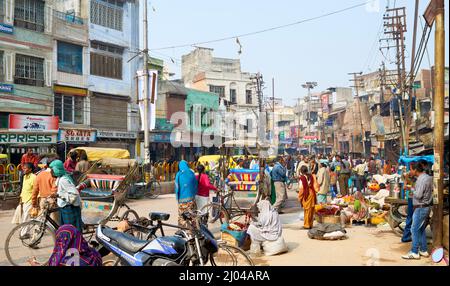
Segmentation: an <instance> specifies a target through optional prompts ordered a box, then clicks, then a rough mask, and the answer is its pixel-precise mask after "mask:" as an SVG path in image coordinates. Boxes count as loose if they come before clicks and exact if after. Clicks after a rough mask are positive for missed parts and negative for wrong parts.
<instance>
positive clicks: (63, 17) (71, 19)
mask: <svg viewBox="0 0 450 286" xmlns="http://www.w3.org/2000/svg"><path fill="white" fill-rule="evenodd" d="M53 15H54V16H55V17H56V18H58V19H61V20H64V21H66V22H67V23H71V24H76V25H84V19H83V18H80V17H76V16H75V15H72V14H68V13H64V12H60V11H53Z"/></svg>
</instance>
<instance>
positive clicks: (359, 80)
mask: <svg viewBox="0 0 450 286" xmlns="http://www.w3.org/2000/svg"><path fill="white" fill-rule="evenodd" d="M349 75H352V76H353V79H351V80H350V81H351V82H354V85H353V86H351V87H353V88H355V90H356V105H357V107H356V108H357V109H358V112H359V121H360V122H361V140H362V145H363V152H364V153H363V157H365V156H366V155H367V150H366V132H365V130H364V122H363V118H362V113H361V99H360V98H359V89H360V88H362V78H357V76H358V75H359V76H360V75H362V72H353V73H349Z"/></svg>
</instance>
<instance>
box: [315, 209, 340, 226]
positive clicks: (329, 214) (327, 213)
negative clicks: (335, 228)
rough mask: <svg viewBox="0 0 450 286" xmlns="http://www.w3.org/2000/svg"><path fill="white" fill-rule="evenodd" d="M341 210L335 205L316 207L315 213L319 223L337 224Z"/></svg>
mask: <svg viewBox="0 0 450 286" xmlns="http://www.w3.org/2000/svg"><path fill="white" fill-rule="evenodd" d="M340 210H341V208H340V207H339V206H336V205H316V206H315V213H316V218H317V221H318V222H319V223H339V220H340V219H339V214H340Z"/></svg>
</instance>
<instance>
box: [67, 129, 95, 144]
mask: <svg viewBox="0 0 450 286" xmlns="http://www.w3.org/2000/svg"><path fill="white" fill-rule="evenodd" d="M96 135H97V134H96V131H95V130H83V129H60V130H59V133H58V141H64V142H71V143H74V142H80V143H86V142H95V141H96V139H97V136H96Z"/></svg>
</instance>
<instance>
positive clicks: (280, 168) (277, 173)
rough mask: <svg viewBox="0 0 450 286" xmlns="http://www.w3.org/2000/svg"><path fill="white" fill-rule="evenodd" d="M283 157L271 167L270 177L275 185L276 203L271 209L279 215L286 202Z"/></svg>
mask: <svg viewBox="0 0 450 286" xmlns="http://www.w3.org/2000/svg"><path fill="white" fill-rule="evenodd" d="M284 165H285V162H284V159H283V157H279V158H278V160H277V163H276V164H275V166H274V167H273V169H272V171H271V173H270V175H271V177H272V180H273V182H274V185H275V193H276V201H275V203H274V205H273V207H274V208H275V209H276V210H277V212H278V213H279V214H282V213H283V212H282V211H281V208H282V206H283V205H284V203H285V202H286V200H287V192H286V184H285V183H286V179H287V177H286V167H285V166H284Z"/></svg>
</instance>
